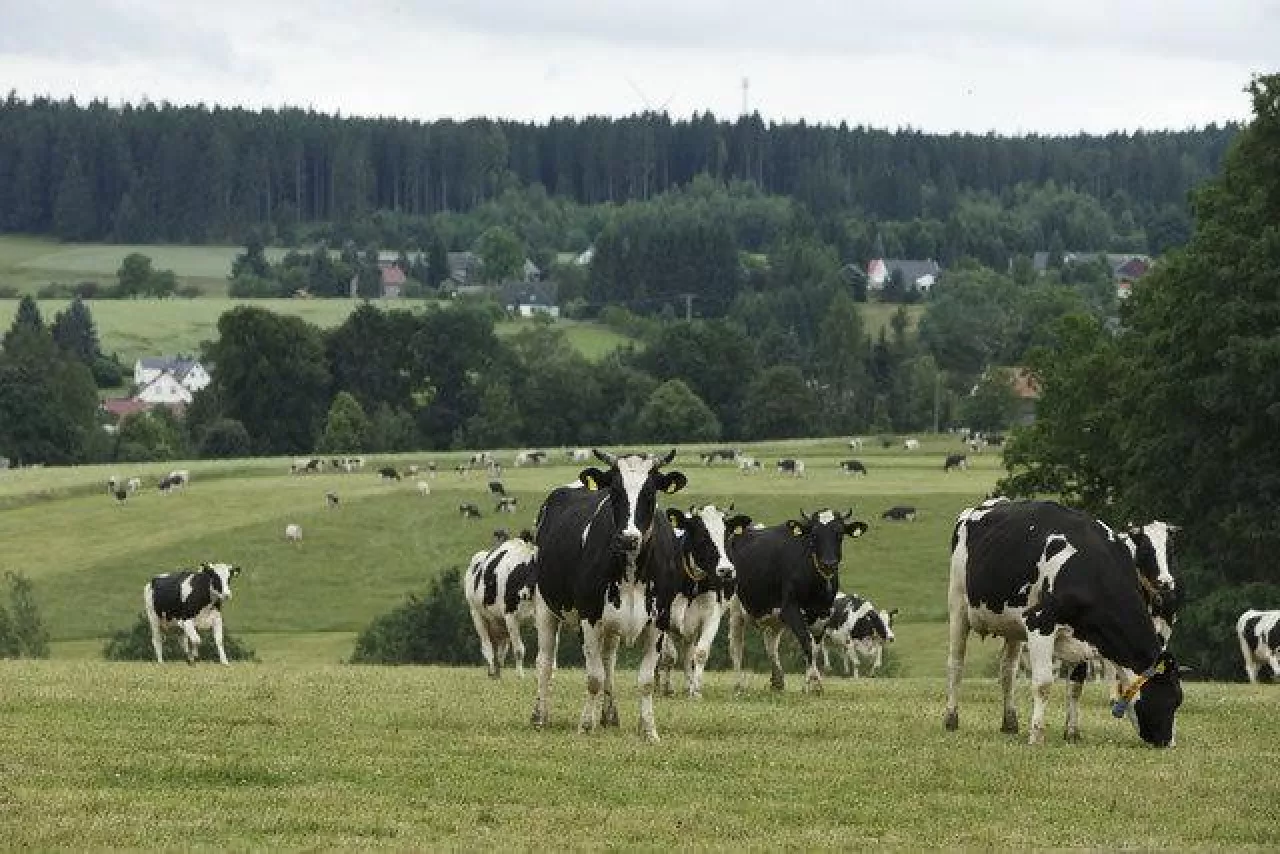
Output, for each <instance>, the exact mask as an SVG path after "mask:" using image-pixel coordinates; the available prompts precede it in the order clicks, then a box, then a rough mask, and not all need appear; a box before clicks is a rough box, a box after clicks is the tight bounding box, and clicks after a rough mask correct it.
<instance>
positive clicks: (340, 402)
mask: <svg viewBox="0 0 1280 854" xmlns="http://www.w3.org/2000/svg"><path fill="white" fill-rule="evenodd" d="M368 441H369V419H368V418H366V417H365V414H364V410H363V409H361V408H360V402H359V401H357V400H356V399H355V398H354V397H353V396H352V395H351V394H350V392H345V391H340V392H338V393H337V394H336V395H335V396H334V398H333V404H332V405H331V406H330V407H329V417H328V419H327V420H326V421H325V425H324V432H323V433H321V434H320V442H319V444H318V445H317V446H316V450H317V451H319V452H320V453H322V454H341V453H359V452H360V451H364V450H366V445H367V444H368Z"/></svg>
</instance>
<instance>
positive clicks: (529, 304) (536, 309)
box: [497, 280, 560, 317]
mask: <svg viewBox="0 0 1280 854" xmlns="http://www.w3.org/2000/svg"><path fill="white" fill-rule="evenodd" d="M497 290H498V293H497V297H498V300H499V301H500V302H501V304H502V305H504V306H506V307H507V311H509V312H511V313H512V314H518V315H520V316H521V317H533V316H534V315H535V314H546V315H550V316H551V317H559V316H560V306H558V305H556V291H557V288H556V283H555V282H550V281H546V282H544V281H536V280H535V281H532V282H528V281H511V282H505V283H503V284H502V285H499V286H498V289H497Z"/></svg>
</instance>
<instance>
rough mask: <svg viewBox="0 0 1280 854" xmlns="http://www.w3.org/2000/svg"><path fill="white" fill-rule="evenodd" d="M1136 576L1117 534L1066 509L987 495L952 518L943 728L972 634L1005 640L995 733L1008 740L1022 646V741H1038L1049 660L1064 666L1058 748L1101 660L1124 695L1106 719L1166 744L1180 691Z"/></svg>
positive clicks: (1073, 737)
mask: <svg viewBox="0 0 1280 854" xmlns="http://www.w3.org/2000/svg"><path fill="white" fill-rule="evenodd" d="M1155 524H1162V523H1155ZM1162 545H1167V543H1166V544H1162ZM1163 565H1164V566H1166V567H1167V566H1168V564H1167V561H1166V562H1165V563H1164V564H1163ZM1140 574H1141V570H1140V569H1139V565H1138V564H1136V563H1135V552H1134V550H1133V549H1132V547H1131V545H1130V543H1129V542H1128V541H1127V539H1126V537H1125V536H1124V535H1121V534H1117V533H1116V532H1115V531H1113V530H1112V529H1111V528H1109V527H1108V526H1107V525H1105V524H1104V523H1102V522H1100V521H1098V520H1096V519H1094V518H1092V517H1091V516H1088V515H1086V514H1085V513H1082V512H1079V511H1077V510H1071V509H1068V508H1066V507H1063V506H1062V505H1060V504H1056V503H1054V502H1051V501H1010V500H1009V499H1007V498H995V499H991V500H988V501H985V502H983V503H982V504H980V505H978V506H977V507H971V508H968V509H966V510H964V511H962V512H961V513H960V515H959V516H958V518H957V520H956V524H955V528H954V530H953V533H952V536H951V570H950V586H949V591H948V611H949V616H950V647H949V653H948V659H947V707H946V716H945V718H944V724H945V726H946V729H948V730H955V729H957V728H958V727H959V725H960V718H959V712H958V695H959V688H960V680H961V677H962V674H963V669H964V656H965V646H966V644H967V641H968V635H969V632H971V631H974V632H978V633H979V634H981V635H983V636H984V637H985V636H986V635H989V634H994V635H999V636H1001V637H1003V638H1004V650H1003V653H1002V657H1001V666H1000V686H1001V689H1002V691H1003V695H1004V717H1003V721H1002V724H1001V731H1003V732H1010V733H1016V732H1017V731H1018V713H1017V710H1016V708H1015V707H1014V704H1013V681H1014V676H1015V673H1016V670H1017V664H1018V654H1019V650H1020V649H1021V647H1022V644H1023V643H1024V642H1025V643H1026V644H1027V647H1028V651H1029V653H1030V658H1031V670H1032V676H1031V681H1032V686H1033V689H1034V690H1033V706H1032V712H1031V726H1030V739H1029V740H1030V743H1032V744H1041V743H1043V742H1044V731H1045V724H1044V715H1045V705H1046V703H1047V701H1048V698H1049V691H1050V688H1051V687H1052V685H1053V659H1054V656H1055V654H1056V655H1057V656H1058V657H1059V658H1061V659H1062V660H1063V661H1066V662H1068V663H1073V664H1075V667H1074V668H1073V670H1072V672H1071V680H1070V682H1069V684H1068V689H1067V718H1066V730H1065V737H1066V738H1067V740H1068V741H1077V740H1079V738H1080V710H1079V701H1080V692H1081V690H1082V689H1083V687H1084V681H1085V678H1086V675H1087V661H1088V660H1089V659H1090V658H1094V657H1097V656H1099V655H1100V656H1102V657H1103V658H1105V659H1107V660H1109V661H1111V662H1113V663H1114V664H1116V665H1117V666H1118V667H1120V668H1124V671H1123V672H1122V680H1123V682H1124V683H1125V686H1126V687H1125V689H1124V692H1123V695H1122V697H1121V698H1120V699H1119V700H1117V702H1116V703H1115V704H1114V705H1113V707H1112V714H1113V715H1115V716H1117V717H1125V716H1127V717H1128V718H1129V720H1130V722H1131V723H1133V725H1134V727H1135V728H1136V729H1137V732H1138V735H1139V737H1140V738H1141V739H1142V740H1143V741H1145V742H1147V743H1148V744H1152V745H1155V746H1157V747H1166V746H1168V745H1171V744H1173V743H1174V740H1175V733H1174V716H1175V713H1176V712H1177V709H1178V706H1180V705H1181V703H1182V685H1181V681H1180V675H1179V670H1178V665H1177V661H1176V660H1175V659H1174V657H1173V655H1172V654H1171V653H1170V652H1169V651H1168V650H1167V648H1166V646H1165V643H1164V641H1163V640H1162V639H1161V637H1160V635H1159V634H1157V633H1156V630H1155V627H1154V626H1153V624H1152V617H1151V613H1150V611H1149V608H1148V601H1147V599H1146V598H1145V597H1144V592H1143V588H1142V585H1141V584H1140V583H1139V576H1140Z"/></svg>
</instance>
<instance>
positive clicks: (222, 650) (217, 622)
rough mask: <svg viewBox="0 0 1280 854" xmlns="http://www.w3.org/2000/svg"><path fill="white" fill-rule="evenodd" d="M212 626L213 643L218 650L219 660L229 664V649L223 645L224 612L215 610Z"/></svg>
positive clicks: (211, 621)
mask: <svg viewBox="0 0 1280 854" xmlns="http://www.w3.org/2000/svg"><path fill="white" fill-rule="evenodd" d="M210 624H211V625H210V628H211V629H212V630H213V645H214V647H215V648H216V649H217V650H218V661H220V662H222V663H223V664H224V665H225V664H229V663H230V662H228V661H227V650H226V647H224V646H223V645H222V612H221V611H214V612H213V618H212V619H211V620H210Z"/></svg>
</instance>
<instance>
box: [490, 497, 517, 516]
mask: <svg viewBox="0 0 1280 854" xmlns="http://www.w3.org/2000/svg"><path fill="white" fill-rule="evenodd" d="M519 503H520V499H519V498H517V497H516V496H514V495H507V496H503V497H502V498H499V499H498V503H497V504H496V505H494V508H493V512H494V513H514V512H516V505H517V504H519Z"/></svg>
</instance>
